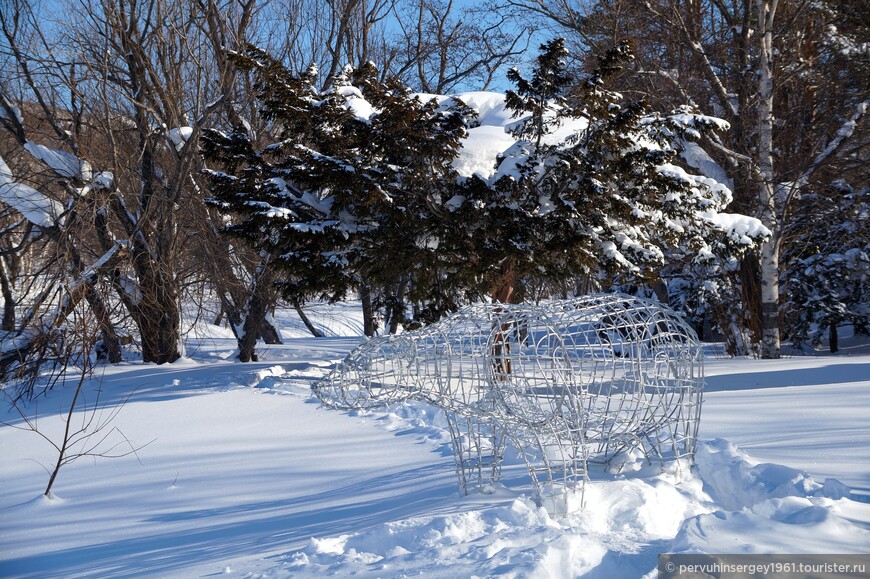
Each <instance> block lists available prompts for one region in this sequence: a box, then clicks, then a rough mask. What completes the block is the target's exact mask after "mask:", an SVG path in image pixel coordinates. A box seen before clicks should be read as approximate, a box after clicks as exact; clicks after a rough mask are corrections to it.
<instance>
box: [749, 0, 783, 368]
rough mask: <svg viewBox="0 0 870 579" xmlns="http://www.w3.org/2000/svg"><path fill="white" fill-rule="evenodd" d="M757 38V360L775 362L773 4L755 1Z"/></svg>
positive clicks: (766, 0) (777, 339)
mask: <svg viewBox="0 0 870 579" xmlns="http://www.w3.org/2000/svg"><path fill="white" fill-rule="evenodd" d="M755 4H756V8H757V10H758V36H759V39H760V42H761V46H760V51H759V52H760V53H759V59H758V93H759V94H758V96H759V102H758V108H757V110H758V168H759V173H760V179H759V185H758V200H759V202H760V204H761V220H762V221H763V222H764V225H766V226H767V228H768V229H770V231H771V236H770V239H768V240H767V241H766V242H764V243H763V244H762V246H761V357H762V358H779V355H780V335H779V223H778V221H779V219H778V215H779V207H778V202H777V197H776V194H775V189H774V172H773V124H774V118H773V20H774V16H775V15H776V7H777V0H756V3H755Z"/></svg>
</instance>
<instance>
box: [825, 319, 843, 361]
mask: <svg viewBox="0 0 870 579" xmlns="http://www.w3.org/2000/svg"><path fill="white" fill-rule="evenodd" d="M828 337H829V340H828V343H829V344H830V347H831V354H836V353H837V352H839V351H840V337H839V335H838V334H837V323H836V322H833V323H831V325H830V327H829V328H828Z"/></svg>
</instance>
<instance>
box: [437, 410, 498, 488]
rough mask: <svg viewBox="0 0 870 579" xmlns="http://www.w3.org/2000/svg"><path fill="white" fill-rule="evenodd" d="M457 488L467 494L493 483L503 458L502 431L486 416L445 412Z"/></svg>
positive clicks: (496, 478) (496, 479) (495, 480)
mask: <svg viewBox="0 0 870 579" xmlns="http://www.w3.org/2000/svg"><path fill="white" fill-rule="evenodd" d="M447 424H448V427H449V429H450V438H451V443H452V445H453V458H454V460H455V462H456V475H457V478H458V479H459V490H460V492H461V493H462V494H464V495H467V494H469V493H471V492H472V490H475V489H477V490H482V489H483V488H484V486H485V485H488V484H491V483H494V482H497V481H498V479H499V477H500V476H501V463H502V459H503V457H504V446H505V442H504V434H503V433H502V432H500V431H499V430H498V429H496V428H495V425H494V424H493V421H492V419H491V418H489V417H486V416H462V415H460V414H456V413H453V412H448V413H447Z"/></svg>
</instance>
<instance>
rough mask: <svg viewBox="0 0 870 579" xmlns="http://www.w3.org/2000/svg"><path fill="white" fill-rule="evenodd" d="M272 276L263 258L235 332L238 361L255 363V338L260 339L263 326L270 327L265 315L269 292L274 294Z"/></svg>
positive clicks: (270, 303)
mask: <svg viewBox="0 0 870 579" xmlns="http://www.w3.org/2000/svg"><path fill="white" fill-rule="evenodd" d="M273 279H274V274H273V272H272V269H271V268H270V267H269V258H268V256H264V257H263V259H262V261H261V262H260V265H259V266H258V267H257V271H256V272H255V273H254V279H253V280H252V281H251V289H250V291H249V292H248V300H247V302H246V303H245V309H244V312H243V314H242V320H243V321H242V327H241V329H240V330H238V331H237V336H238V344H239V356H238V357H239V360H240V361H242V362H256V361H257V353H256V350H255V348H256V345H257V338H258V337H260V335H261V333H262V331H263V328H264V327H265V326H267V325H268V326H269V327H272V325H271V324H269V323H268V322H267V321H266V315H267V314H268V313H269V307H270V306H271V305H272V302H273V300H271V299H270V294H271V292H274V289H273V288H272V287H271V286H272V281H273ZM272 331H273V332H275V334H276V336H277V331H276V330H275V329H274V327H272Z"/></svg>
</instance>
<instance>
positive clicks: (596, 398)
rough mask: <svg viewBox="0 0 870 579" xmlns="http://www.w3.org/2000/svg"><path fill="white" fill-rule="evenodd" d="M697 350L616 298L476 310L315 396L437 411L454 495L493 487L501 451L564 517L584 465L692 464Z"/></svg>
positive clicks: (344, 375) (678, 327) (662, 311)
mask: <svg viewBox="0 0 870 579" xmlns="http://www.w3.org/2000/svg"><path fill="white" fill-rule="evenodd" d="M703 386H704V373H703V362H702V356H701V348H700V345H699V343H698V339H697V336H696V335H695V332H694V331H693V330H692V328H691V327H690V326H689V325H688V324H686V323H685V322H684V321H683V320H682V318H680V317H679V316H678V315H677V314H676V313H674V312H673V311H672V310H670V309H669V308H667V307H666V306H663V305H661V304H658V303H656V302H653V301H650V300H646V299H641V298H637V297H633V296H628V295H625V294H599V295H590V296H584V297H579V298H574V299H570V300H560V301H548V302H543V303H540V304H534V305H533V304H476V305H471V306H467V307H465V308H462V309H461V310H459V311H457V312H455V313H454V314H452V315H450V316H448V317H446V318H444V319H443V320H441V321H439V322H437V323H435V324H432V325H430V326H427V327H426V328H424V329H422V330H418V331H414V332H406V333H403V334H399V335H393V336H384V337H378V338H374V339H372V340H370V341H368V342H366V343H364V344H362V345H361V346H359V347H357V348H356V349H355V350H353V351H352V352H351V353H350V354H349V355H348V356H347V358H345V359H344V360H343V361H342V362H340V363H339V364H338V365H337V366H336V368H335V369H334V370H333V371H332V372H331V373H330V374H329V375H328V376H326V377H325V378H324V379H323V380H321V381H320V382H318V383H317V384H315V385H314V387H313V389H314V392H315V394H316V395H317V397H318V398H319V399H320V401H321V402H322V403H323V404H324V405H326V406H330V407H333V408H340V409H368V408H376V407H382V406H387V405H390V404H394V403H398V402H402V401H404V400H416V401H421V402H424V403H427V404H430V405H432V406H435V407H438V408H440V409H442V410H443V411H444V412H445V414H446V416H447V422H448V426H449V429H450V434H451V438H452V445H453V452H454V457H455V461H456V472H457V476H458V478H459V486H460V490H461V491H462V492H463V493H465V494H467V493H468V492H469V489H470V488H473V487H475V486H476V487H478V488H482V487H484V485H487V484H491V483H495V482H497V481H498V480H499V477H500V475H501V466H502V461H503V457H504V451H505V447H506V444H507V442H510V444H511V446H513V447H514V448H515V449H517V450H518V451H519V453H520V454H521V455H522V457H523V459H524V460H525V462H526V465H527V466H528V470H529V475H530V478H531V481H532V486H533V490H534V493H535V499H536V500H537V502H538V504H539V505H544V504H545V501H552V503H550V504H548V505H547V506H548V507H549V508H551V510H552V511H554V512H564V511H565V510H566V509H568V508H569V507H567V505H568V501H565V500H563V499H564V496H565V495H566V494H573V495H579V504H580V505H581V508H582V501H583V488H584V484H585V481H586V480H587V479H588V469H587V465H588V463H590V462H601V463H609V462H611V461H612V460H613V459H614V458H615V457H617V456H619V455H620V454H622V453H629V452H632V451H637V450H639V451H641V452H642V453H643V454H644V455H645V456H646V457H647V459H649V460H652V459H656V460H659V461H662V462H664V461H670V460H677V459H682V458H689V459H691V458H692V457H693V456H694V452H695V444H696V440H697V433H698V425H699V420H700V412H701V403H702V396H703Z"/></svg>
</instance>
